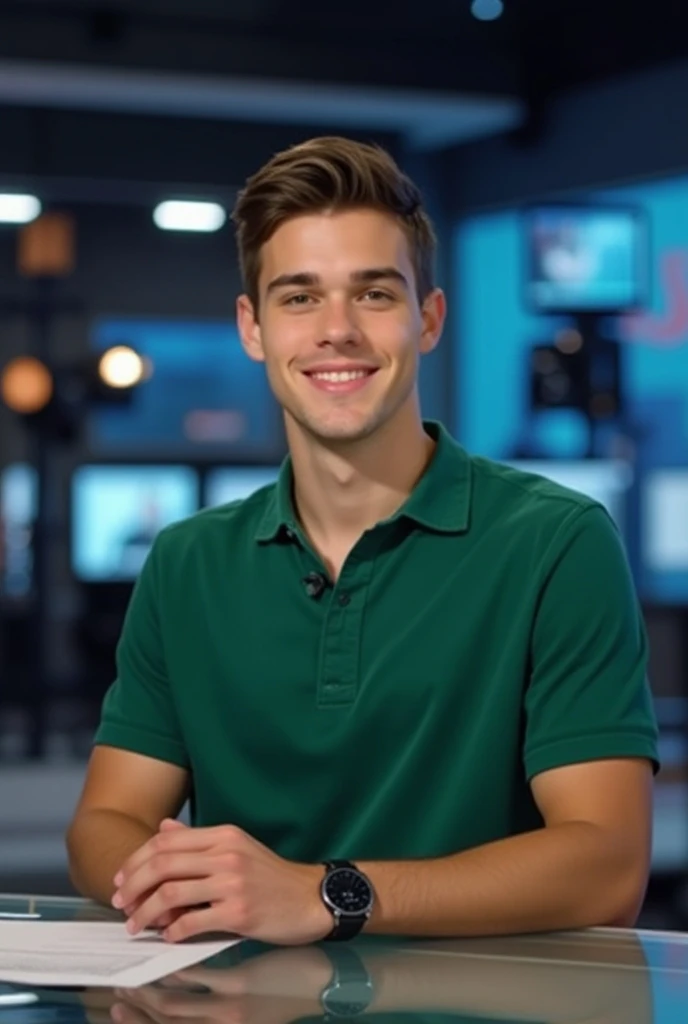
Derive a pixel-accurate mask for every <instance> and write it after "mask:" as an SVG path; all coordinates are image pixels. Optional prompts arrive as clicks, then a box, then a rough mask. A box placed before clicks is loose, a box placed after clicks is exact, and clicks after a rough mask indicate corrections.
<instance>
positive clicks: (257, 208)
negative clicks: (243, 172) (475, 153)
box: [232, 136, 436, 313]
mask: <svg viewBox="0 0 688 1024" xmlns="http://www.w3.org/2000/svg"><path fill="white" fill-rule="evenodd" d="M366 208H367V209H374V210H380V211H382V212H384V213H389V214H392V215H393V216H394V217H396V218H397V219H398V220H399V222H400V224H401V227H402V228H403V230H404V232H405V234H406V237H407V239H408V243H409V249H410V255H411V261H412V264H413V269H414V273H415V278H416V288H417V292H418V298H419V301H420V302H422V301H423V300H424V299H425V298H426V297H427V295H428V294H429V292H430V291H432V289H433V287H434V257H435V246H436V239H435V233H434V230H433V227H432V223H431V221H430V218H429V217H428V215H427V213H426V212H425V211H424V210H423V207H422V200H421V194H420V190H419V189H418V187H417V186H416V185H415V184H414V183H413V182H412V181H411V180H410V178H408V177H407V176H406V175H405V174H404V173H403V172H402V171H401V170H400V168H399V167H398V166H397V164H396V163H395V162H394V160H393V159H392V157H391V156H390V155H389V153H387V152H386V151H385V150H384V149H382V148H381V147H380V146H377V145H372V144H368V143H363V142H355V141H354V140H352V139H345V138H340V137H337V136H322V137H319V138H315V139H310V140H309V141H308V142H302V143H300V144H299V145H296V146H291V147H290V148H289V149H285V150H283V151H282V152H281V153H277V154H276V155H275V156H273V157H272V158H271V159H270V160H269V161H268V162H267V163H266V164H265V165H264V166H263V167H261V168H260V170H259V171H257V172H256V173H255V174H254V175H252V176H251V177H250V178H249V179H248V180H247V182H246V186H245V187H244V188H243V189H242V191H241V192H240V193H239V195H238V197H237V201H236V204H235V207H234V211H233V213H232V219H233V221H234V223H235V225H236V229H237V243H238V249H239V263H240V267H241V274H242V279H243V286H244V290H245V292H246V294H247V295H248V297H249V299H250V300H251V302H252V304H253V308H254V311H255V312H256V313H257V311H258V279H259V277H260V269H261V267H260V251H261V248H262V246H263V245H264V244H265V243H266V242H267V241H269V239H270V238H271V237H272V235H273V234H274V233H275V231H277V229H278V228H279V227H280V226H281V225H282V224H283V223H284V222H285V221H287V220H289V219H290V218H292V217H297V216H299V215H301V214H309V213H326V212H334V211H339V210H352V209H366Z"/></svg>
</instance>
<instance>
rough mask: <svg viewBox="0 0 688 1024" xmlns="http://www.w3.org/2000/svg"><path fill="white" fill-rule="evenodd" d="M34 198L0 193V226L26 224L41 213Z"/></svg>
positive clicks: (38, 203)
mask: <svg viewBox="0 0 688 1024" xmlns="http://www.w3.org/2000/svg"><path fill="white" fill-rule="evenodd" d="M41 209H42V207H41V203H40V200H38V199H37V198H36V196H30V195H24V194H21V193H16V194H15V193H12V192H0V224H28V223H29V222H30V221H32V220H35V219H36V217H38V216H39V214H40V212H41Z"/></svg>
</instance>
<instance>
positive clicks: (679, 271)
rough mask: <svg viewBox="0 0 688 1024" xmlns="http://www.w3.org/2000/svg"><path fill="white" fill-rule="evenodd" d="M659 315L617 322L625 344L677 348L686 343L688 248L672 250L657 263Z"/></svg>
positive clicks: (634, 317) (687, 340)
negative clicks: (659, 288)
mask: <svg viewBox="0 0 688 1024" xmlns="http://www.w3.org/2000/svg"><path fill="white" fill-rule="evenodd" d="M659 277H660V282H661V290H662V303H661V305H662V308H663V310H664V312H662V313H633V314H631V315H630V316H624V317H621V319H620V321H619V323H620V328H621V337H622V338H623V340H624V341H629V342H638V343H640V344H646V345H647V344H649V345H656V346H658V347H662V348H670V347H677V346H679V345H685V344H686V343H687V342H688V249H674V250H670V251H669V252H665V253H663V254H662V256H661V257H660V260H659Z"/></svg>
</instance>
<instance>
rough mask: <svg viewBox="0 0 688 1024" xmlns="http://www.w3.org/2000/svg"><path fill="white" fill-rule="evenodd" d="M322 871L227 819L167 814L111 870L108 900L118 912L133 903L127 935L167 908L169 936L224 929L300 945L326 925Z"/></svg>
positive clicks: (166, 932) (317, 936) (147, 925)
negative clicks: (189, 821) (193, 821)
mask: <svg viewBox="0 0 688 1024" xmlns="http://www.w3.org/2000/svg"><path fill="white" fill-rule="evenodd" d="M323 871H324V869H323V868H321V867H320V866H318V865H309V864H296V863H294V862H292V861H288V860H284V859H283V858H282V857H278V856H277V854H275V853H273V852H272V851H271V850H269V849H268V848H267V847H266V846H263V844H262V843H259V842H258V841H257V840H256V839H253V838H252V837H251V836H249V835H248V834H247V833H246V832H244V831H242V829H240V828H237V827H236V826H234V825H220V826H217V827H215V828H188V827H187V826H185V825H181V823H180V822H171V821H167V820H166V821H164V822H162V824H161V826H160V831H159V832H158V834H157V835H155V836H153V838H152V839H149V841H148V842H147V843H144V845H143V846H142V847H141V848H140V849H139V850H137V851H136V853H134V854H132V856H131V857H129V859H128V860H127V861H126V863H125V864H124V866H123V868H122V870H121V871H120V872H119V873H118V874H117V876H116V877H115V885H116V886H117V891H116V892H115V895H114V896H113V900H112V902H113V905H114V906H115V907H117V908H119V909H122V910H124V911H125V913H126V910H127V908H132V907H133V908H134V909H133V912H132V913H131V915H130V917H129V921H128V923H127V929H128V930H129V931H130V933H131V934H132V935H135V934H137V933H138V932H140V931H141V930H142V929H144V928H151V927H155V922H157V921H160V920H161V919H162V920H168V918H167V915H169V914H173V915H176V919H175V920H172V921H171V923H169V924H165V925H164V932H163V936H164V938H165V939H167V940H168V941H169V942H179V941H182V940H184V939H189V938H191V937H193V936H196V935H202V934H204V933H207V932H228V933H230V934H234V935H239V936H241V937H243V938H249V939H257V940H258V941H260V942H266V943H270V944H273V945H286V946H293V945H302V944H306V943H311V942H317V941H319V940H320V939H323V938H324V937H325V936H326V935H327V934H328V932H330V931H331V929H332V918H331V915H330V913H329V911H328V910H327V908H326V907H325V905H324V904H323V902H322V900H321V898H320V893H319V887H320V881H321V879H322V876H323Z"/></svg>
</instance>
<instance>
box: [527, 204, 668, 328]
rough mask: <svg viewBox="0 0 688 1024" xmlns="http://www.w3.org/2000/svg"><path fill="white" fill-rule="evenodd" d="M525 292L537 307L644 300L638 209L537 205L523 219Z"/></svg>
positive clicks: (609, 309)
mask: <svg viewBox="0 0 688 1024" xmlns="http://www.w3.org/2000/svg"><path fill="white" fill-rule="evenodd" d="M525 225H526V229H525V233H526V266H527V272H526V293H527V300H528V304H529V305H530V306H531V307H532V308H534V309H535V310H536V311H538V312H540V313H617V312H622V311H625V310H630V309H633V308H637V307H638V306H640V305H642V304H643V302H645V301H646V298H647V297H646V288H647V285H646V282H647V270H646V265H647V261H648V253H647V241H646V231H645V223H644V220H643V218H642V216H641V214H640V212H639V211H638V210H637V209H633V208H630V207H629V208H622V207H618V208H617V207H605V206H574V205H570V206H565V205H552V206H539V207H533V208H531V209H530V210H529V211H528V212H527V214H526V219H525Z"/></svg>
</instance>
